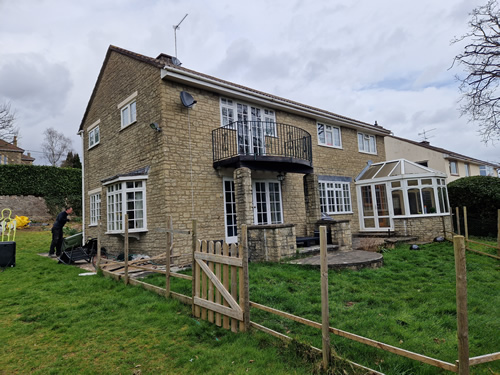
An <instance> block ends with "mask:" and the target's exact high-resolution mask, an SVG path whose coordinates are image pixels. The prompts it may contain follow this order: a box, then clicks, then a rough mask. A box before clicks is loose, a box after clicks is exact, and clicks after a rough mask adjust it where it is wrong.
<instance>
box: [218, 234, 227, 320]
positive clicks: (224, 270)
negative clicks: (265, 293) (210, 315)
mask: <svg viewBox="0 0 500 375" xmlns="http://www.w3.org/2000/svg"><path fill="white" fill-rule="evenodd" d="M222 254H223V255H225V256H229V246H228V244H227V243H226V242H224V244H223V245H222ZM222 282H223V289H224V290H229V266H228V265H227V264H224V265H223V266H222ZM217 289H218V290H219V291H220V292H221V293H222V290H221V289H219V288H217ZM223 297H224V300H223V305H224V306H229V303H228V301H227V300H226V297H225V296H224V295H223ZM222 327H223V328H225V329H229V318H228V317H227V316H226V315H224V316H223V317H222Z"/></svg>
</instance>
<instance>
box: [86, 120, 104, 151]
mask: <svg viewBox="0 0 500 375" xmlns="http://www.w3.org/2000/svg"><path fill="white" fill-rule="evenodd" d="M100 123H101V120H97V121H96V122H94V123H93V124H92V125H90V126H89V127H88V128H87V132H88V133H89V150H90V149H91V148H92V147H94V146H97V145H98V144H99V142H100V141H101V132H100V130H99V124H100Z"/></svg>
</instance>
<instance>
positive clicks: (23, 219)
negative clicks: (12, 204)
mask: <svg viewBox="0 0 500 375" xmlns="http://www.w3.org/2000/svg"><path fill="white" fill-rule="evenodd" d="M14 220H15V221H16V222H17V227H18V228H24V227H25V226H26V225H28V224H29V223H30V219H29V218H28V217H27V216H17V215H16V217H15V219H14Z"/></svg>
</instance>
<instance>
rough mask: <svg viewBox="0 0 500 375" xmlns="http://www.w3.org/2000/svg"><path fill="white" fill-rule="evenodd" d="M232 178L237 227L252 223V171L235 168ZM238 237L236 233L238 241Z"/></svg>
mask: <svg viewBox="0 0 500 375" xmlns="http://www.w3.org/2000/svg"><path fill="white" fill-rule="evenodd" d="M233 178H234V190H235V199H236V220H237V222H238V227H240V226H241V225H242V224H246V225H253V207H252V200H253V199H252V171H251V170H250V169H248V168H237V169H235V170H234V172H233ZM239 237H240V234H239V233H238V242H239V240H240V238H239Z"/></svg>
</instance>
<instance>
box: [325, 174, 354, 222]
mask: <svg viewBox="0 0 500 375" xmlns="http://www.w3.org/2000/svg"><path fill="white" fill-rule="evenodd" d="M318 189H319V196H320V208H321V213H325V214H328V215H344V214H352V213H353V211H352V199H351V183H350V182H346V181H340V180H326V179H325V180H323V179H320V180H318ZM339 200H340V202H339Z"/></svg>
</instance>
